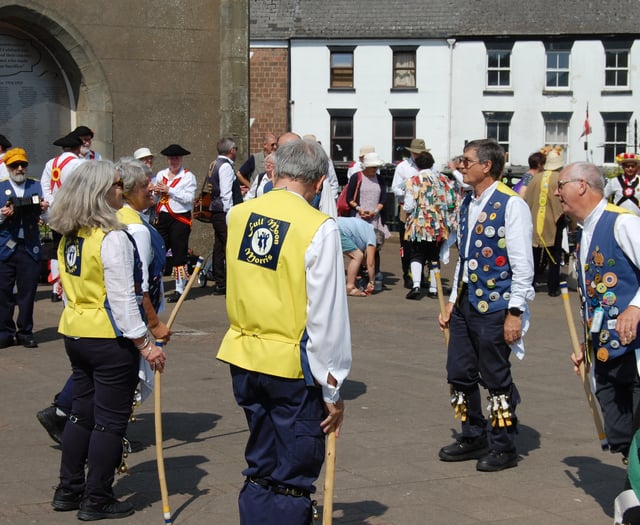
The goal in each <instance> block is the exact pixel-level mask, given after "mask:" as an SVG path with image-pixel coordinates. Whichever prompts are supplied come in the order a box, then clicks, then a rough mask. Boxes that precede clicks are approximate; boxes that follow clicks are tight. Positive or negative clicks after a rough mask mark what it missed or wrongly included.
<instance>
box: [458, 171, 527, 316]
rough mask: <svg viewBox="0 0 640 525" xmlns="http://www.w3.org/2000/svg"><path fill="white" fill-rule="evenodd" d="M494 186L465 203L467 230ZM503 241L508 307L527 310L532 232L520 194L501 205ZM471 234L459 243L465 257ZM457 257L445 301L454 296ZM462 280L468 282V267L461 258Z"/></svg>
mask: <svg viewBox="0 0 640 525" xmlns="http://www.w3.org/2000/svg"><path fill="white" fill-rule="evenodd" d="M497 186H498V181H496V182H494V183H493V184H492V185H491V186H489V187H488V188H487V189H486V190H485V191H484V192H482V195H481V196H480V198H476V197H475V196H474V195H472V197H471V202H470V203H469V220H468V223H467V229H468V231H471V230H473V229H474V228H475V225H476V222H477V220H478V215H480V212H481V211H482V209H483V208H484V206H485V205H486V203H487V201H488V200H489V199H490V197H491V195H493V192H494V191H495V190H496V187H497ZM504 223H505V241H506V243H507V246H506V250H507V257H508V258H509V265H510V266H511V272H512V277H511V290H510V292H511V297H510V298H509V308H513V307H516V308H520V309H521V310H523V311H526V310H527V302H528V301H531V300H533V298H534V297H535V292H534V290H533V286H532V283H533V253H532V251H531V238H532V235H533V223H532V220H531V211H530V210H529V206H527V203H526V202H525V201H524V199H522V198H520V197H512V198H510V199H509V200H508V201H507V205H506V207H505V216H504ZM461 240H462V239H461V238H460V232H458V246H460V244H461V243H460V241H461ZM470 240H471V235H467V244H466V246H464V247H460V249H461V250H464V252H463V253H464V254H465V259H466V258H467V255H468V253H469V242H470ZM460 261H461V259H460V258H458V262H457V264H456V270H455V273H454V280H453V287H452V289H451V296H450V297H449V302H451V303H454V302H455V301H456V298H457V296H458V286H459V285H458V279H459V275H460ZM462 280H463V282H468V268H467V264H466V262H465V265H464V268H463V275H462Z"/></svg>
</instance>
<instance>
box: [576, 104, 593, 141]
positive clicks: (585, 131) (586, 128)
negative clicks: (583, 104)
mask: <svg viewBox="0 0 640 525" xmlns="http://www.w3.org/2000/svg"><path fill="white" fill-rule="evenodd" d="M590 134H591V126H590V125H589V104H587V116H586V118H585V119H584V128H583V129H582V133H581V134H580V137H579V138H582V137H584V136H585V135H590Z"/></svg>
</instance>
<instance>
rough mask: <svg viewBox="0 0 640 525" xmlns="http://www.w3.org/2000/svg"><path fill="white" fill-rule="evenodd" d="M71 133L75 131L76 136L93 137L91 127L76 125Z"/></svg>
mask: <svg viewBox="0 0 640 525" xmlns="http://www.w3.org/2000/svg"><path fill="white" fill-rule="evenodd" d="M72 133H75V134H76V135H78V137H91V138H93V131H92V130H91V128H88V127H87V126H78V127H77V128H76V129H74V130H73V132H72Z"/></svg>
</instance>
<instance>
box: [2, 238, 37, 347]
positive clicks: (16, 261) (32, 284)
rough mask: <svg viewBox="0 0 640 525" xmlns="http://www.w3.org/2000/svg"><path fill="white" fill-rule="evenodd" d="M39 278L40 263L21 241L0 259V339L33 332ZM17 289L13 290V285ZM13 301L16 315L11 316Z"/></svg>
mask: <svg viewBox="0 0 640 525" xmlns="http://www.w3.org/2000/svg"><path fill="white" fill-rule="evenodd" d="M39 279H40V263H39V262H38V261H36V260H34V259H33V257H31V255H29V252H27V250H26V248H25V245H24V243H23V242H19V243H18V244H17V245H16V249H15V251H14V252H13V254H12V255H11V256H10V257H9V258H8V259H7V260H6V261H0V339H2V340H6V339H9V338H11V337H13V336H15V335H16V334H17V335H20V336H31V335H32V334H33V304H34V302H35V300H36V290H37V288H38V280H39ZM14 285H15V286H16V287H17V289H18V293H17V294H14V293H13V286H14ZM16 305H17V306H18V317H17V319H16V321H15V322H14V320H13V314H14V311H15V307H16Z"/></svg>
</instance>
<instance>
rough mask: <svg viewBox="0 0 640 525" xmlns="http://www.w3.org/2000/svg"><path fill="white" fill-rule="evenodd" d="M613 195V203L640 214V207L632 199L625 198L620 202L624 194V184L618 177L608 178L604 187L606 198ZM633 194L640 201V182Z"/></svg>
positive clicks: (636, 177)
mask: <svg viewBox="0 0 640 525" xmlns="http://www.w3.org/2000/svg"><path fill="white" fill-rule="evenodd" d="M639 178H640V176H639V175H636V176H635V177H634V179H635V180H636V181H637V180H638V179H639ZM612 195H613V203H614V204H615V205H617V206H620V207H621V208H624V209H626V210H629V211H630V212H631V213H635V214H636V215H640V208H638V207H637V206H636V205H635V203H634V202H633V201H632V200H631V199H625V200H624V201H622V202H621V203H620V204H618V202H619V201H620V199H622V197H623V196H624V195H623V193H622V185H621V184H620V180H619V179H618V177H615V178H613V179H607V185H606V186H605V187H604V198H605V199H609V197H611V196H612ZM633 196H634V197H635V198H636V199H638V200H639V201H640V183H639V184H638V185H637V186H636V188H635V190H634V193H633Z"/></svg>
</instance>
